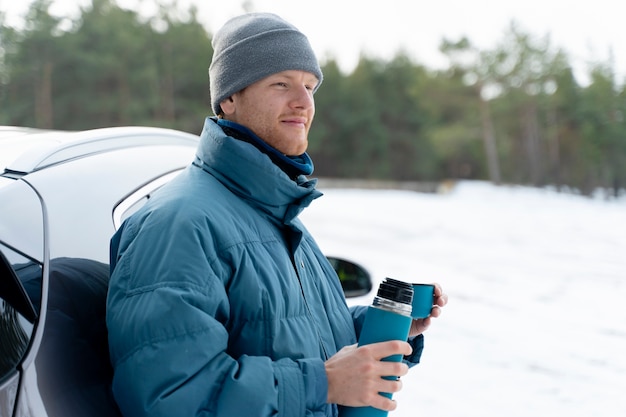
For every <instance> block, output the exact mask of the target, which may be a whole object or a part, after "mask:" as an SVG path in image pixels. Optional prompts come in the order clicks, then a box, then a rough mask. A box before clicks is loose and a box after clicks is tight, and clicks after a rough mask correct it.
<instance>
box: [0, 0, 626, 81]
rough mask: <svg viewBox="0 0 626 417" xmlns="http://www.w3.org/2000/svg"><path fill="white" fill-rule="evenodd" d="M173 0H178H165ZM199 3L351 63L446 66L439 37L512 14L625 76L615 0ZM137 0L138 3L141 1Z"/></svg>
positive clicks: (491, 30)
mask: <svg viewBox="0 0 626 417" xmlns="http://www.w3.org/2000/svg"><path fill="white" fill-rule="evenodd" d="M161 1H162V2H164V3H169V2H172V1H174V0H161ZM89 3H90V2H89V0H54V2H53V7H52V8H51V12H52V13H53V14H56V15H58V16H65V15H72V14H73V13H74V14H75V13H76V12H77V10H78V7H79V5H83V6H84V5H86V4H89ZM118 4H120V5H121V6H122V7H128V8H137V7H139V9H138V10H140V11H141V12H142V13H144V14H146V15H150V14H152V13H154V11H155V7H154V1H153V0H118ZM190 4H195V5H196V6H197V7H198V10H199V18H200V20H201V22H202V23H203V24H204V25H205V26H206V27H207V29H208V30H209V31H211V33H213V32H215V31H216V30H217V29H218V28H219V27H221V26H222V24H223V23H224V22H225V21H226V20H228V19H229V18H231V17H233V16H236V15H238V14H241V13H242V12H244V4H247V5H248V7H251V8H252V9H253V10H255V11H269V12H274V13H277V14H279V15H281V16H282V17H284V18H285V19H287V20H288V21H290V22H291V23H293V24H294V25H296V26H297V27H298V28H299V29H300V30H301V31H303V32H304V33H305V34H306V35H307V36H308V37H309V40H310V42H311V44H312V46H313V48H314V49H315V51H316V52H317V53H318V56H319V57H320V59H322V60H324V59H325V58H326V57H328V56H332V57H334V58H336V59H337V60H338V62H339V64H340V66H341V68H342V69H344V70H345V71H351V70H352V69H353V68H354V66H355V65H356V63H357V62H358V59H359V56H360V55H361V53H365V54H367V55H368V56H370V57H376V58H381V59H385V60H386V59H390V58H391V57H393V55H394V54H395V53H396V52H397V51H399V50H403V51H406V52H407V53H408V54H409V56H411V57H412V58H413V59H414V60H415V61H416V62H418V63H420V64H424V65H426V66H427V67H429V68H433V69H440V68H445V67H446V65H447V61H446V60H445V57H444V56H443V55H442V54H441V53H440V52H439V50H438V48H439V44H440V42H441V40H442V39H444V38H447V39H450V40H458V39H460V38H461V37H462V36H467V37H468V38H469V39H470V41H472V42H473V43H474V44H475V45H476V46H478V47H479V48H481V49H490V48H494V47H495V46H496V45H497V44H498V43H499V42H501V41H502V40H503V38H504V33H505V31H506V30H507V28H508V27H509V25H510V23H511V22H512V21H515V22H517V23H518V24H519V25H520V28H521V29H522V30H524V31H525V32H526V33H529V34H531V35H532V36H535V37H538V38H542V37H546V36H549V38H550V44H551V45H552V46H553V47H554V48H562V49H564V50H565V51H566V52H567V53H568V55H569V57H570V62H571V63H572V64H573V65H574V68H575V70H576V74H577V77H578V78H579V80H580V81H581V82H585V81H586V80H585V75H586V74H587V73H588V71H587V70H588V68H589V64H590V63H593V62H598V61H599V62H602V63H608V62H613V65H614V69H615V70H616V72H617V74H618V75H619V76H620V78H619V79H618V81H621V80H622V79H623V78H624V77H625V76H626V24H624V21H623V13H622V12H621V10H620V8H621V6H619V2H617V1H615V0H594V1H590V0H524V1H519V0H518V1H511V0H473V1H472V0H438V1H429V2H424V1H419V0H384V1H364V0H316V1H310V2H308V3H304V2H295V1H293V0H248V1H242V0H178V5H179V9H180V10H187V8H188V6H189V5H190ZM27 5H28V1H16V0H0V10H4V11H5V12H8V14H9V18H11V19H13V20H10V21H16V20H15V19H17V17H18V16H19V15H20V14H21V13H23V11H24V10H26V8H27ZM138 5H139V6H138Z"/></svg>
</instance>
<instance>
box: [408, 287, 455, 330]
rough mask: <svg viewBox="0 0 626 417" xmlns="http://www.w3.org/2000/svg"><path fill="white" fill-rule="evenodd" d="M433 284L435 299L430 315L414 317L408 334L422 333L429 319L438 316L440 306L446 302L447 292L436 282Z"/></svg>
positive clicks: (426, 327) (428, 323)
mask: <svg viewBox="0 0 626 417" xmlns="http://www.w3.org/2000/svg"><path fill="white" fill-rule="evenodd" d="M433 285H434V286H435V299H434V304H433V308H432V310H431V311H430V316H428V317H426V318H425V319H414V320H413V322H412V323H411V330H410V331H409V336H417V335H418V334H422V333H424V332H425V331H426V329H428V327H429V326H430V319H431V318H434V317H439V316H440V315H441V308H442V307H444V306H445V305H446V304H448V294H446V293H444V292H443V289H442V288H441V285H439V284H437V283H436V282H435V283H433Z"/></svg>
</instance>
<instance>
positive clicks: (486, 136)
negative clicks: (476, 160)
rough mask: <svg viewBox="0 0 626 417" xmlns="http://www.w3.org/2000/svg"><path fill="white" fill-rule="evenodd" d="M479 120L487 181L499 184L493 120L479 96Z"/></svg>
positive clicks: (487, 107)
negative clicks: (481, 129) (487, 171)
mask: <svg viewBox="0 0 626 417" xmlns="http://www.w3.org/2000/svg"><path fill="white" fill-rule="evenodd" d="M478 100H479V102H480V118H481V121H482V126H483V145H484V147H485V157H486V158H487V168H488V170H489V180H490V181H491V182H492V183H494V184H500V182H501V181H502V179H501V176H500V161H499V158H498V147H497V146H496V135H495V133H494V130H493V120H492V119H491V111H490V110H489V102H488V101H487V100H485V99H483V98H482V97H481V96H480V90H479V96H478Z"/></svg>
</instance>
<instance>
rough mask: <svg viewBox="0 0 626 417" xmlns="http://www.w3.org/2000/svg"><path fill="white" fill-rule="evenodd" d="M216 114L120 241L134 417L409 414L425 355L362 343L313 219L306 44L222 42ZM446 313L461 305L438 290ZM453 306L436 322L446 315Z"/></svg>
mask: <svg viewBox="0 0 626 417" xmlns="http://www.w3.org/2000/svg"><path fill="white" fill-rule="evenodd" d="M213 46H214V54H213V60H212V62H211V65H210V68H209V77H210V90H211V106H212V108H213V111H214V112H215V114H216V115H218V117H215V118H207V120H206V121H205V126H204V129H203V132H202V136H201V143H200V146H199V148H198V152H197V157H196V159H195V161H194V162H193V163H192V164H191V165H190V166H189V167H188V168H187V169H186V170H185V171H184V172H183V173H181V174H180V175H179V176H178V177H177V178H176V179H174V180H173V181H172V182H171V183H169V184H168V185H166V186H165V187H163V189H162V190H160V191H159V192H158V194H157V195H155V196H154V197H153V198H152V199H151V200H150V201H149V202H148V203H147V204H146V205H145V206H144V207H143V208H142V209H141V210H140V211H139V212H137V213H136V214H135V215H134V216H132V217H131V218H130V219H128V220H127V221H126V222H125V223H124V225H123V226H122V228H121V229H120V230H119V231H118V232H117V233H116V235H115V236H114V237H113V239H112V244H111V271H112V275H111V282H110V289H109V295H108V300H107V326H108V329H109V344H110V351H111V360H112V362H113V366H114V369H115V375H114V380H113V391H114V395H115V398H116V401H117V402H118V403H119V406H120V408H121V410H122V412H123V413H124V414H125V415H128V416H133V417H136V416H144V415H145V416H173V415H176V416H195V415H216V416H229V417H238V416H246V417H249V416H269V415H279V416H305V415H317V416H336V415H337V414H338V407H337V405H338V404H342V405H349V406H363V405H371V406H374V407H377V408H381V409H385V410H391V409H393V408H394V407H395V404H394V402H393V401H391V400H390V399H388V398H386V397H383V396H381V395H379V394H378V392H392V393H393V392H397V391H398V390H399V389H400V388H401V382H400V381H390V380H386V379H382V378H381V377H382V376H385V375H398V376H401V375H404V374H406V373H407V370H408V365H407V364H406V363H393V362H381V361H380V359H381V358H383V357H386V356H390V355H392V354H401V355H406V359H407V363H416V362H417V361H418V360H419V355H420V353H421V349H422V336H421V335H419V336H418V334H420V333H421V332H422V331H423V330H425V328H426V327H427V326H428V324H429V322H428V320H427V321H421V322H417V321H416V322H414V327H415V328H414V329H413V331H412V334H413V336H414V337H412V338H411V339H410V342H411V343H406V342H401V341H394V342H387V343H379V344H373V345H370V346H365V347H361V348H356V346H355V345H354V344H355V343H356V341H357V335H358V333H359V331H360V326H361V324H362V320H363V316H364V310H365V307H362V308H354V309H352V310H349V309H348V307H347V305H346V303H345V299H344V297H343V293H342V290H341V286H340V284H339V280H338V279H337V276H336V273H335V272H334V270H333V269H332V267H331V266H330V264H329V263H328V261H327V260H326V258H325V257H324V255H323V254H322V253H321V251H320V250H319V248H318V246H317V245H316V243H315V241H314V240H313V238H312V237H311V235H310V234H309V232H308V231H307V230H306V228H305V227H304V226H303V225H302V223H301V222H300V221H299V220H298V218H297V216H298V214H299V213H300V212H301V211H302V210H303V209H304V208H305V207H306V206H307V205H308V204H309V203H310V202H311V201H312V200H313V199H315V198H317V197H319V196H320V195H321V193H320V192H319V191H317V190H316V189H315V183H316V182H315V180H308V179H307V177H306V175H309V174H311V173H312V171H313V164H312V161H311V159H310V158H309V156H308V155H307V154H306V152H305V151H306V148H307V136H308V132H309V128H310V127H311V122H312V120H313V116H314V113H315V107H314V101H313V93H314V92H315V91H316V90H317V89H318V87H319V85H320V83H321V82H322V72H321V70H320V67H319V64H318V62H317V59H316V57H315V54H314V53H313V51H312V49H311V46H310V45H309V42H308V40H307V38H306V37H305V36H304V35H303V34H302V33H301V32H299V31H298V30H297V29H296V28H295V27H294V26H292V25H291V24H289V23H287V22H285V21H284V20H283V19H281V18H279V17H278V16H276V15H273V14H267V13H253V14H247V15H243V16H240V17H237V18H234V19H232V20H230V21H229V22H227V23H226V24H225V25H224V27H223V28H222V29H221V30H220V31H218V32H217V33H216V34H215V36H214V38H213ZM436 291H437V296H438V299H437V303H438V304H439V305H440V306H443V305H445V302H446V296H445V295H444V294H443V293H442V292H441V288H439V287H437V290H436ZM438 314H439V309H438V308H435V309H434V310H433V316H437V315H438Z"/></svg>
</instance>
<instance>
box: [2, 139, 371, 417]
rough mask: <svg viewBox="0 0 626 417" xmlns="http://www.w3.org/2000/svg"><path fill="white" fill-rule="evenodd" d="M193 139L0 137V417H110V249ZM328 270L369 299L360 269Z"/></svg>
mask: <svg viewBox="0 0 626 417" xmlns="http://www.w3.org/2000/svg"><path fill="white" fill-rule="evenodd" d="M198 141H199V138H198V137H197V136H195V135H191V134H187V133H183V132H179V131H175V130H169V129H161V128H148V127H117V128H105V129H95V130H90V131H84V132H61V131H36V130H32V129H21V128H6V127H5V128H0V170H3V171H2V173H1V174H0V417H5V416H7V417H8V416H14V417H18V416H20V417H21V416H37V417H42V416H63V417H73V416H90V417H93V416H117V415H119V410H118V409H117V406H116V404H115V402H114V401H113V397H112V394H111V388H110V384H111V378H112V369H111V365H110V362H109V355H108V344H107V332H106V326H105V315H104V311H105V300H106V292H107V286H108V277H109V268H108V263H109V240H110V238H111V236H112V235H113V233H114V232H115V230H116V229H117V228H118V227H119V226H120V225H121V223H122V222H123V221H124V219H125V218H126V217H128V216H129V215H131V214H132V213H133V212H135V211H136V210H137V209H138V208H139V207H140V206H141V205H142V204H144V203H145V201H147V199H149V198H150V196H151V194H152V193H153V192H154V191H155V190H157V189H158V188H159V187H161V186H162V185H163V184H165V183H167V182H168V181H170V180H171V179H172V178H173V177H174V176H176V175H177V174H178V173H179V172H180V171H181V170H182V169H183V168H185V167H186V166H187V165H188V164H189V163H190V162H191V161H192V160H193V157H194V155H195V150H196V147H197V145H198ZM331 262H332V263H333V265H334V266H335V269H336V270H337V271H338V273H339V276H340V277H341V279H342V284H344V291H345V292H346V295H347V296H358V295H362V294H364V293H367V292H368V291H369V290H371V279H370V277H369V275H368V274H367V272H366V271H364V270H363V269H361V268H359V267H358V266H357V265H355V264H353V263H350V262H348V261H345V260H342V259H336V258H333V259H331ZM355 267H356V269H355Z"/></svg>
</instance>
